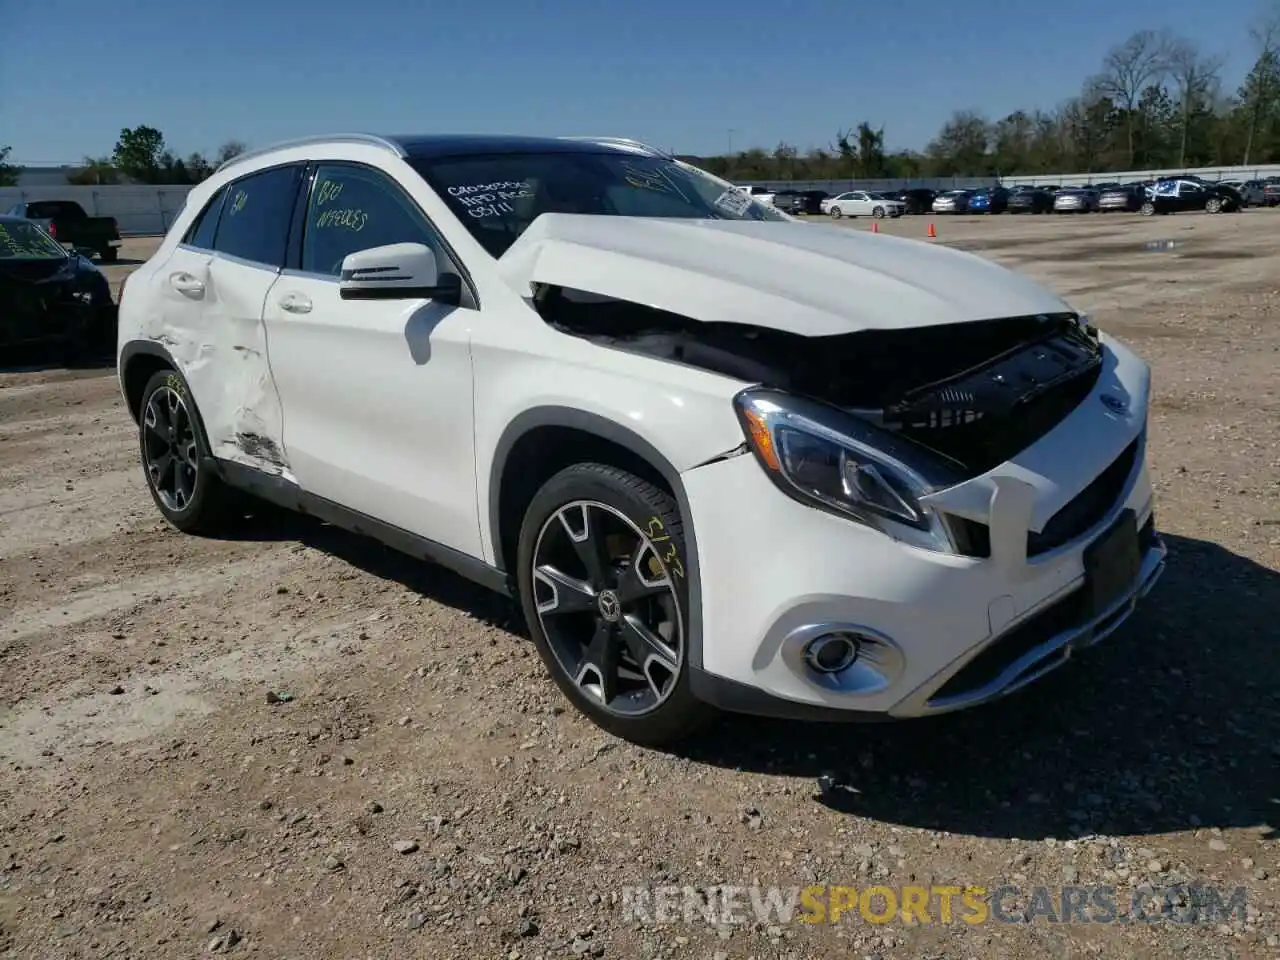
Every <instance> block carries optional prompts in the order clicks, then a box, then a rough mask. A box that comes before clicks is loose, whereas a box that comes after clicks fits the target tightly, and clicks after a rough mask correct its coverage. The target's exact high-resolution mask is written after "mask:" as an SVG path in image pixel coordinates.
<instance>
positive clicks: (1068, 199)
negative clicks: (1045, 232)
mask: <svg viewBox="0 0 1280 960" xmlns="http://www.w3.org/2000/svg"><path fill="white" fill-rule="evenodd" d="M1097 209H1098V191H1096V190H1094V189H1093V188H1092V187H1067V188H1065V189H1062V190H1059V191H1058V192H1057V193H1055V194H1054V195H1053V212H1054V213H1093V211H1095V210H1097Z"/></svg>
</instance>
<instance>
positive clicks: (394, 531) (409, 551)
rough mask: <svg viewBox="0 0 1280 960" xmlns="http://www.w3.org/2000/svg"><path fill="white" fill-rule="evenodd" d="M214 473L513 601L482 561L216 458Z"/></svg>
mask: <svg viewBox="0 0 1280 960" xmlns="http://www.w3.org/2000/svg"><path fill="white" fill-rule="evenodd" d="M213 468H214V470H216V471H217V473H218V475H219V476H221V477H222V479H223V480H225V481H226V482H227V484H228V485H230V486H232V487H235V488H236V489H237V490H243V491H244V492H245V493H248V494H250V495H252V496H254V497H258V498H260V499H262V500H265V501H267V502H268V503H273V504H275V505H276V506H278V507H283V508H285V509H286V510H292V511H294V512H295V513H301V514H304V515H305V516H309V517H315V518H316V519H318V520H321V521H323V522H325V523H329V524H332V525H333V526H335V527H340V528H341V529H343V530H346V531H348V532H350V533H355V534H359V535H360V536H364V537H369V538H371V539H373V540H377V541H379V542H381V543H383V544H385V545H386V546H388V547H390V548H391V549H392V550H396V551H399V552H400V553H403V554H405V555H406V556H410V557H414V558H415V559H419V560H426V561H427V562H429V563H435V564H439V565H440V566H442V567H445V568H447V569H449V570H452V571H453V572H454V573H456V574H459V575H460V576H463V577H465V578H466V579H468V580H470V581H472V582H474V583H477V584H479V585H480V586H482V587H485V588H487V589H489V590H493V591H494V592H495V593H500V594H502V595H503V596H507V597H510V596H511V588H510V583H509V580H508V577H507V574H506V573H504V572H503V571H501V570H499V569H498V568H497V567H491V566H489V564H487V563H485V562H484V561H483V560H480V559H478V558H476V557H472V556H469V555H468V554H465V553H462V552H461V551H458V550H455V549H453V548H452V547H446V546H445V545H444V544H442V543H436V542H435V541H434V540H428V539H427V538H426V537H420V536H418V535H417V534H416V533H410V532H409V531H408V530H404V529H402V528H401V527H396V526H392V525H391V524H389V523H384V522H383V521H381V520H377V519H375V518H373V517H370V516H367V515H366V514H363V513H359V512H357V511H355V510H350V509H348V508H347V507H344V506H342V505H341V504H338V503H334V502H333V501H332V500H326V499H325V498H323V497H317V496H315V495H314V494H311V493H307V492H306V491H305V490H303V489H302V488H301V487H299V486H298V485H297V484H296V483H293V482H292V481H289V480H285V479H284V478H282V477H278V476H274V475H272V474H269V473H264V472H263V471H261V470H255V469H254V468H253V467H249V466H245V465H244V464H240V463H233V462H231V461H228V460H219V459H217V458H213Z"/></svg>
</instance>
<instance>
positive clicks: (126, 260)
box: [91, 257, 147, 267]
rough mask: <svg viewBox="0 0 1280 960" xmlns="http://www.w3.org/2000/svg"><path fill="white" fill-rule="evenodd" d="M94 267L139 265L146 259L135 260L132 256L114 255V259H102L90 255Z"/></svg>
mask: <svg viewBox="0 0 1280 960" xmlns="http://www.w3.org/2000/svg"><path fill="white" fill-rule="evenodd" d="M91 259H92V260H93V265H94V266H95V267H140V266H142V265H143V264H144V263H146V262H147V261H145V260H135V259H133V258H132V257H116V259H114V260H103V259H102V258H101V257H92V258H91Z"/></svg>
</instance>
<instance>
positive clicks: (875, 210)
mask: <svg viewBox="0 0 1280 960" xmlns="http://www.w3.org/2000/svg"><path fill="white" fill-rule="evenodd" d="M871 215H872V216H873V217H875V218H876V219H877V220H883V219H884V207H872V208H871Z"/></svg>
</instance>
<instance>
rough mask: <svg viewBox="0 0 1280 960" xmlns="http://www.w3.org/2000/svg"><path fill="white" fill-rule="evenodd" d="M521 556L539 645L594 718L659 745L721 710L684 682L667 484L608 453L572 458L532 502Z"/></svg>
mask: <svg viewBox="0 0 1280 960" xmlns="http://www.w3.org/2000/svg"><path fill="white" fill-rule="evenodd" d="M518 557H519V561H518V562H519V566H518V574H517V583H518V587H519V593H520V604H521V607H522V609H523V611H524V616H525V621H526V623H527V624H528V626H529V631H530V633H531V635H532V637H533V642H534V645H535V646H536V647H537V650H538V654H539V656H540V657H541V658H542V661H543V663H544V664H546V666H547V669H548V670H549V671H550V672H551V676H552V678H553V679H554V680H555V682H556V685H557V686H559V688H560V689H561V691H563V693H564V694H565V696H566V697H568V698H569V700H570V701H571V702H572V703H573V704H574V706H575V707H577V708H578V709H579V710H580V711H581V712H582V713H584V714H586V715H587V716H588V717H590V718H591V719H592V720H593V721H594V722H595V723H596V724H597V725H598V726H600V727H602V728H603V729H605V730H607V731H609V732H610V733H613V734H615V735H616V736H619V737H622V738H623V739H625V740H629V741H632V742H634V743H639V744H643V745H648V746H657V745H660V744H664V743H669V742H671V741H674V740H677V739H681V738H684V737H686V736H688V735H689V734H691V733H693V732H694V731H695V730H697V729H698V728H700V727H701V726H702V725H703V723H704V722H705V721H706V720H707V719H709V718H710V717H711V716H712V715H713V714H714V711H713V710H712V708H710V707H708V706H707V705H706V704H704V703H702V702H701V701H699V700H697V699H696V698H695V697H694V696H693V694H692V693H691V692H690V689H689V649H688V642H689V641H688V638H689V636H690V632H691V631H690V623H689V617H690V614H689V589H690V588H689V582H688V570H687V568H686V557H687V555H686V553H685V542H684V523H683V520H682V518H681V516H680V513H679V509H678V507H677V505H676V503H675V501H674V500H673V499H672V497H671V496H670V495H669V494H668V493H667V492H666V491H664V490H662V489H660V488H658V487H656V486H654V485H653V484H652V483H649V482H648V481H646V480H642V479H641V478H639V477H637V476H635V475H633V474H631V473H628V472H626V471H625V470H620V469H618V468H617V467H611V466H607V465H605V464H600V463H580V464H575V465H574V466H571V467H566V468H565V469H564V470H561V471H560V472H559V473H557V474H556V475H555V476H554V477H552V478H551V479H550V480H548V481H547V482H546V484H545V485H544V486H543V487H542V489H541V490H539V491H538V493H537V494H536V495H535V496H534V498H533V501H532V502H531V503H530V505H529V509H528V510H527V511H526V513H525V518H524V523H523V524H522V527H521V530H520V543H519V550H518Z"/></svg>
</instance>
